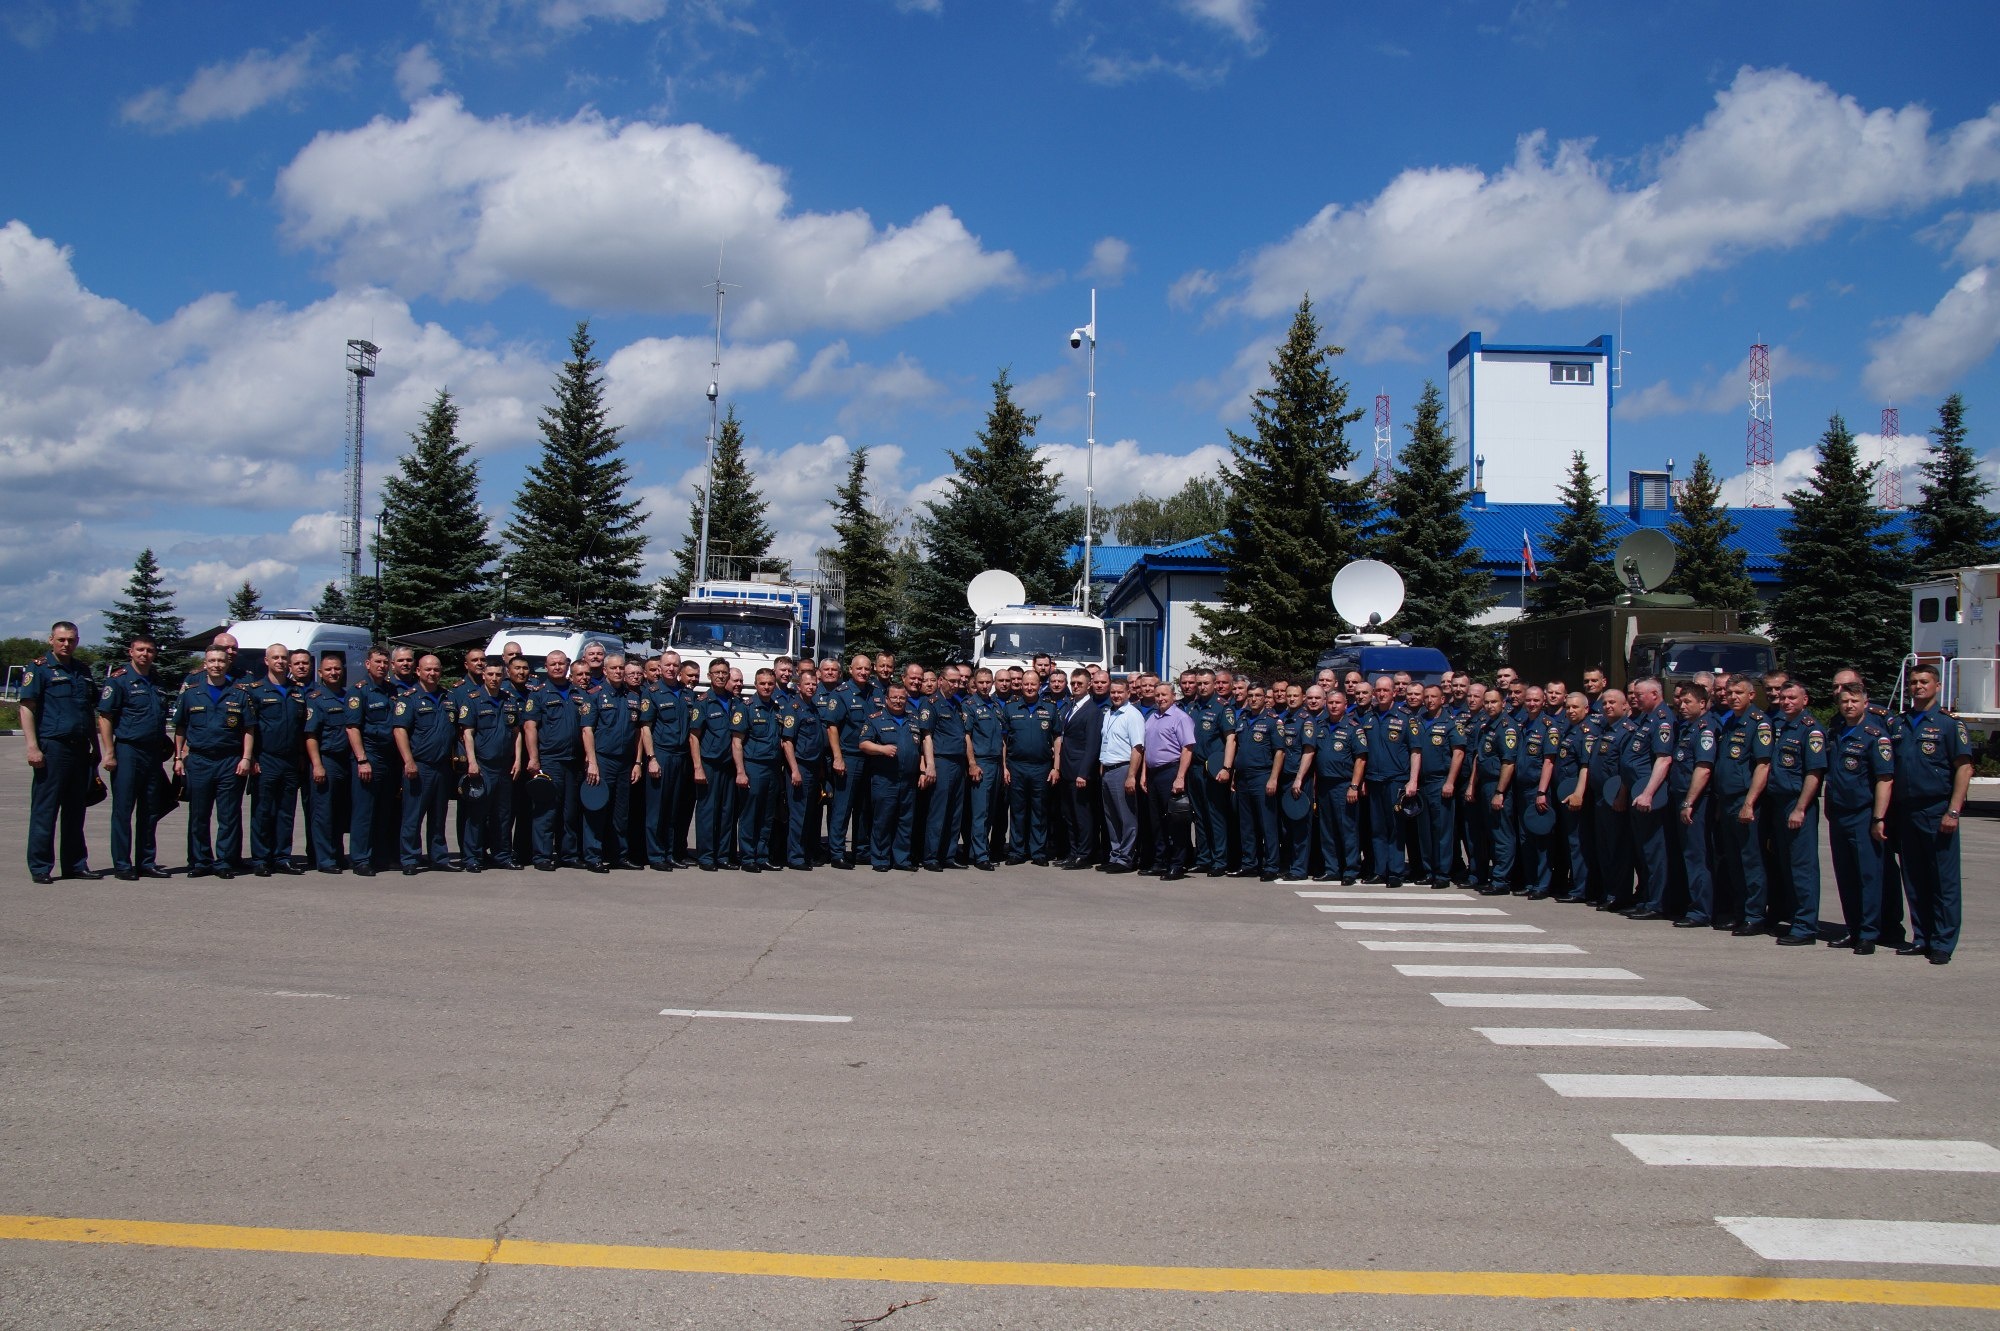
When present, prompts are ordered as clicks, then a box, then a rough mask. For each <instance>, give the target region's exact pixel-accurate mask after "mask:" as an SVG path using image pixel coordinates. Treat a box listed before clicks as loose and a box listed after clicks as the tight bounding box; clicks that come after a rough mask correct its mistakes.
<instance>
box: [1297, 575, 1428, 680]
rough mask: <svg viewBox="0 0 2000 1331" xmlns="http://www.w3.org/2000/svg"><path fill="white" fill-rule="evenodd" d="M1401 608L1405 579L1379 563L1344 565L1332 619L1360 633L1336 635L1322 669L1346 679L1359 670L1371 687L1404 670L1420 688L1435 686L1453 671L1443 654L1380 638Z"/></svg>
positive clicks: (1322, 657)
mask: <svg viewBox="0 0 2000 1331" xmlns="http://www.w3.org/2000/svg"><path fill="white" fill-rule="evenodd" d="M1402 608H1403V575H1402V574H1400V573H1398V572H1396V570H1395V569H1393V568H1391V567H1390V566H1389V565H1387V564H1385V563H1383V562H1382V561H1381V560H1379V559H1357V560H1355V561H1354V562H1352V563H1350V564H1346V565H1343V566H1342V567H1341V570H1340V572H1338V573H1336V574H1334V575H1333V609H1334V613H1336V614H1338V615H1339V616H1340V617H1341V619H1343V620H1345V621H1346V622H1347V623H1348V624H1349V625H1351V626H1353V627H1354V628H1356V629H1358V630H1360V631H1359V632H1357V633H1342V634H1339V635H1337V636H1336V637H1335V638H1334V640H1333V646H1332V647H1331V648H1330V649H1328V650H1327V651H1325V652H1323V653H1321V655H1320V658H1319V662H1318V669H1320V670H1333V671H1335V672H1336V673H1338V674H1339V675H1340V676H1342V677H1343V678H1344V677H1345V676H1346V674H1347V672H1348V671H1350V670H1359V671H1360V672H1361V674H1362V676H1363V677H1364V678H1366V679H1368V680H1369V681H1371V682H1372V681H1373V680H1374V679H1375V677H1376V676H1377V675H1393V674H1395V673H1396V672H1397V671H1399V670H1400V671H1407V672H1408V673H1409V676H1410V678H1412V679H1414V680H1417V681H1418V682H1420V683H1424V684H1435V683H1437V682H1438V680H1440V679H1442V678H1443V677H1444V672H1445V671H1447V670H1449V669H1451V662H1450V661H1448V660H1446V659H1445V654H1444V653H1443V652H1441V651H1439V650H1438V649H1437V648H1435V647H1418V646H1414V645H1412V644H1411V643H1408V642H1405V641H1403V640H1402V639H1401V638H1394V637H1391V636H1390V635H1388V634H1387V633H1383V632H1381V628H1382V626H1383V625H1385V624H1387V623H1388V622H1389V621H1390V620H1392V619H1394V618H1395V617H1396V614H1397V612H1398V611H1400V610H1401V609H1402Z"/></svg>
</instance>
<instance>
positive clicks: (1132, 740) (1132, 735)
mask: <svg viewBox="0 0 2000 1331" xmlns="http://www.w3.org/2000/svg"><path fill="white" fill-rule="evenodd" d="M1145 742H1146V719H1145V717H1144V716H1142V715H1140V712H1139V709H1138V708H1137V707H1134V706H1133V705H1132V704H1131V703H1129V702H1128V703H1126V704H1125V705H1124V706H1123V707H1112V706H1110V705H1109V700H1108V699H1107V700H1106V708H1105V712H1104V726H1103V729H1101V730H1100V731H1099V732H1098V741H1097V760H1098V761H1099V762H1101V763H1103V764H1104V765H1105V766H1106V767H1122V766H1124V765H1125V764H1126V763H1129V762H1131V761H1132V750H1133V748H1134V746H1137V745H1143V744H1144V743H1145Z"/></svg>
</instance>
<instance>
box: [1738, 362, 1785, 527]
mask: <svg viewBox="0 0 2000 1331" xmlns="http://www.w3.org/2000/svg"><path fill="white" fill-rule="evenodd" d="M1743 455H1744V456H1743V460H1744V461H1745V462H1747V463H1749V465H1750V471H1749V484H1748V486H1747V487H1746V488H1747V490H1748V493H1749V500H1750V507H1751V508H1775V507H1776V506H1777V502H1778V497H1777V493H1776V489H1775V486H1774V483H1773V478H1772V475H1771V472H1772V465H1771V463H1772V458H1771V348H1770V347H1769V346H1767V345H1766V344H1765V343H1762V342H1758V343H1755V344H1753V345H1752V346H1751V348H1750V425H1749V428H1748V430H1747V431H1746V433H1745V436H1744V444H1743Z"/></svg>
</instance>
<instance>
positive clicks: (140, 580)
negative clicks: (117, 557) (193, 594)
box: [104, 550, 187, 660]
mask: <svg viewBox="0 0 2000 1331" xmlns="http://www.w3.org/2000/svg"><path fill="white" fill-rule="evenodd" d="M186 636H187V626H186V625H185V624H184V623H183V622H182V620H181V617H180V616H179V615H177V614H175V613H174V593H173V590H172V589H171V588H169V587H168V586H167V579H166V575H165V574H163V573H161V572H160V563H159V561H158V560H156V559H154V558H153V552H152V551H151V550H141V551H140V552H139V558H138V559H136V560H135V561H133V564H132V576H131V578H130V579H128V580H127V581H126V583H125V591H124V593H123V594H122V595H121V596H120V597H119V598H118V601H117V603H116V604H115V605H113V606H112V607H111V608H110V609H109V610H106V611H105V612H104V645H105V648H106V650H107V652H108V653H109V654H110V655H111V657H112V658H113V659H114V660H115V659H118V658H120V657H123V656H124V655H125V648H126V647H127V646H129V645H130V644H131V642H132V639H134V638H139V637H146V638H151V639H152V640H153V641H154V642H155V643H157V644H158V645H159V646H160V647H161V648H163V649H164V648H165V647H166V646H167V644H169V643H172V642H176V641H178V640H180V639H181V638H184V637H186Z"/></svg>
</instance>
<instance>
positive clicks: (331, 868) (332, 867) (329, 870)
mask: <svg viewBox="0 0 2000 1331" xmlns="http://www.w3.org/2000/svg"><path fill="white" fill-rule="evenodd" d="M319 872H320V873H326V874H338V873H344V872H346V871H345V870H343V869H342V868H341V867H340V866H339V865H338V864H329V865H327V866H325V867H324V868H322V869H320V870H319Z"/></svg>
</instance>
